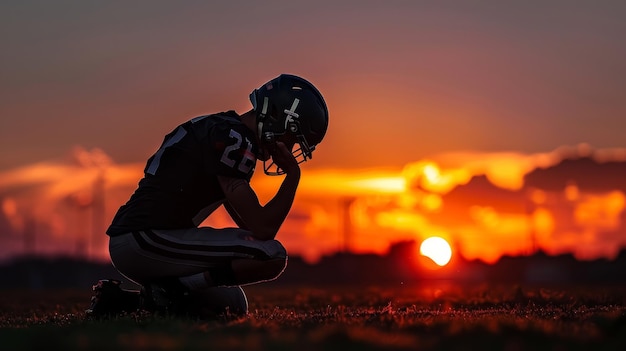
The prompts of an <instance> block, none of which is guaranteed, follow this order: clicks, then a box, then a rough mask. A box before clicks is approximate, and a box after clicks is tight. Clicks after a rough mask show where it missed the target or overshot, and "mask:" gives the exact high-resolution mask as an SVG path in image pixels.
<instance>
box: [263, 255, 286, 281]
mask: <svg viewBox="0 0 626 351" xmlns="http://www.w3.org/2000/svg"><path fill="white" fill-rule="evenodd" d="M286 267H287V258H274V259H271V260H267V261H263V272H264V277H263V278H264V279H265V280H274V279H276V278H278V277H279V276H280V275H281V274H282V273H283V271H285V268H286Z"/></svg>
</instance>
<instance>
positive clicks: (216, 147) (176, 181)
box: [107, 111, 258, 236]
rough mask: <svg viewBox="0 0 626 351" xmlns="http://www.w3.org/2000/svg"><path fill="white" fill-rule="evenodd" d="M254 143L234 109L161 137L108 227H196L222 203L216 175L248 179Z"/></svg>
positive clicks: (123, 230)
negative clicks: (156, 147)
mask: <svg viewBox="0 0 626 351" xmlns="http://www.w3.org/2000/svg"><path fill="white" fill-rule="evenodd" d="M257 153H258V145H257V142H256V138H255V135H254V133H253V132H252V131H251V130H250V129H249V128H247V127H246V126H245V125H244V124H243V123H242V122H241V120H240V119H239V115H237V113H235V112H234V111H228V112H222V113H218V114H214V115H206V116H200V117H196V118H193V119H191V120H189V121H187V122H185V123H183V124H181V125H179V126H178V127H177V128H176V129H174V130H173V131H172V132H171V133H169V134H168V135H166V136H165V138H164V140H163V143H162V144H161V147H160V148H159V149H158V150H157V151H156V153H155V154H154V155H152V157H150V158H149V159H148V162H147V163H146V167H145V169H144V177H143V178H142V179H141V180H140V181H139V185H138V187H137V189H136V190H135V192H134V193H133V194H132V195H131V197H130V199H129V200H128V202H127V203H126V204H124V205H123V206H121V207H120V209H119V210H118V212H117V213H116V215H115V217H114V218H113V221H112V223H111V225H110V226H109V228H108V230H107V234H109V235H113V236H114V235H118V234H124V233H128V232H131V231H137V230H147V229H179V228H191V227H197V226H198V225H199V224H200V223H201V222H202V221H203V220H204V219H205V218H206V217H207V216H208V215H209V214H210V213H211V212H213V211H214V210H215V209H217V208H218V207H219V206H220V205H221V204H222V203H223V202H224V192H223V191H222V189H221V187H220V185H219V183H218V180H217V176H218V175H221V176H226V177H233V178H241V179H245V180H247V181H250V178H251V177H252V174H253V172H254V168H255V165H256V158H257V157H256V155H257Z"/></svg>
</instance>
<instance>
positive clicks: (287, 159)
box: [270, 141, 300, 174]
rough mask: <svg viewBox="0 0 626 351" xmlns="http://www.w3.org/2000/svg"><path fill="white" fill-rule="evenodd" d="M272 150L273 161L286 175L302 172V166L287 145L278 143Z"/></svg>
mask: <svg viewBox="0 0 626 351" xmlns="http://www.w3.org/2000/svg"><path fill="white" fill-rule="evenodd" d="M275 146H276V147H274V148H273V149H272V150H271V152H270V153H271V155H272V161H274V163H275V164H276V166H278V167H279V168H280V169H282V170H283V171H285V173H286V174H290V173H295V172H300V165H298V161H297V160H296V158H295V157H294V156H293V154H292V153H291V150H289V149H288V148H287V145H285V143H283V142H280V141H277V142H276V145H275Z"/></svg>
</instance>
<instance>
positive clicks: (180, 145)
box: [87, 74, 328, 317]
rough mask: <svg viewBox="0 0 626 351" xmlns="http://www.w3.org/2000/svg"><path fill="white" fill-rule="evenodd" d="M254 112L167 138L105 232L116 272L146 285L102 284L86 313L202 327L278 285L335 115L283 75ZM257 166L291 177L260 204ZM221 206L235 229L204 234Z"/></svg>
mask: <svg viewBox="0 0 626 351" xmlns="http://www.w3.org/2000/svg"><path fill="white" fill-rule="evenodd" d="M250 101H251V102H252V109H251V110H249V111H248V112H246V113H244V114H242V115H239V114H237V113H236V112H235V111H227V112H221V113H216V114H210V115H205V116H199V117H195V118H193V119H191V120H189V121H187V122H185V123H183V124H181V125H179V126H177V127H176V128H174V130H173V131H172V132H171V133H169V134H167V135H166V136H165V138H164V140H163V143H162V144H161V147H160V148H159V149H158V150H157V151H156V152H155V153H154V154H153V155H152V156H151V157H150V158H149V159H148V161H147V163H146V167H145V169H144V177H143V178H142V179H141V180H140V181H139V184H138V187H137V189H136V190H135V192H134V193H133V194H132V195H131V197H130V199H129V200H128V201H127V202H126V203H125V204H124V205H123V206H121V207H120V208H119V210H118V211H117V213H116V215H115V217H114V218H113V221H112V223H111V225H110V226H109V228H108V230H107V235H108V236H109V237H110V239H109V252H110V256H111V261H112V263H113V265H114V266H115V268H116V269H117V270H118V271H119V272H120V273H121V274H122V275H123V276H125V277H126V278H128V279H129V280H131V281H133V282H135V283H137V284H139V285H140V286H141V287H142V289H141V291H140V292H135V291H130V290H122V289H120V287H119V281H116V280H101V281H99V282H98V284H96V285H94V288H93V290H94V292H95V293H94V296H93V297H92V303H91V306H90V307H89V309H88V310H87V312H88V313H89V314H91V315H94V316H99V315H104V314H108V313H117V312H120V311H128V310H133V309H137V308H142V309H147V310H154V311H165V312H170V313H176V314H189V315H196V316H200V317H204V316H210V315H215V314H219V313H221V312H224V311H229V313H234V314H245V313H247V309H248V303H247V299H246V296H245V293H244V291H243V289H242V288H241V286H243V285H247V284H253V283H259V282H263V281H269V280H273V279H276V278H277V277H278V276H279V275H280V274H281V273H282V271H283V270H284V269H285V266H286V263H287V252H286V250H285V248H284V247H283V245H282V244H281V243H280V242H279V241H278V240H276V234H277V233H278V231H279V229H280V227H281V225H282V223H283V221H284V220H285V218H286V217H287V215H288V213H289V211H290V208H291V206H292V204H293V200H294V196H295V194H296V189H297V187H298V184H299V181H300V166H299V164H300V163H302V162H304V161H307V160H308V159H310V158H311V157H312V155H313V151H314V150H315V148H316V147H317V145H318V144H319V143H320V142H321V141H322V139H323V138H324V135H325V133H326V130H327V128H328V109H327V107H326V103H325V101H324V98H323V97H322V95H321V94H320V92H319V91H318V90H317V89H316V88H315V87H314V86H313V85H312V84H311V83H310V82H309V81H307V80H305V79H303V78H301V77H298V76H295V75H289V74H282V75H280V76H278V77H276V78H274V79H272V80H270V81H269V82H267V83H265V84H263V85H262V86H261V87H260V88H258V89H255V90H254V91H252V93H251V94H250ZM257 160H261V161H263V171H264V172H265V173H266V174H268V175H284V178H283V180H282V184H281V186H280V188H279V189H278V190H277V192H276V194H275V195H274V196H273V198H272V199H271V200H270V201H268V202H267V203H266V204H264V205H263V204H261V203H260V202H259V199H258V198H257V195H256V194H255V192H254V190H253V189H252V188H251V186H250V179H251V177H252V174H253V172H254V170H255V165H256V162H257ZM222 205H223V206H224V208H225V209H226V210H227V212H228V213H229V215H230V216H231V217H232V219H233V221H234V222H235V223H236V224H237V226H238V227H236V228H211V227H200V226H199V225H200V224H201V223H202V222H203V221H204V220H205V219H206V218H207V217H208V216H209V215H210V214H211V213H212V212H213V211H215V210H216V209H217V208H218V207H219V206H222Z"/></svg>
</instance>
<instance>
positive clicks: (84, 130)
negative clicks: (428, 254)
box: [0, 0, 626, 260]
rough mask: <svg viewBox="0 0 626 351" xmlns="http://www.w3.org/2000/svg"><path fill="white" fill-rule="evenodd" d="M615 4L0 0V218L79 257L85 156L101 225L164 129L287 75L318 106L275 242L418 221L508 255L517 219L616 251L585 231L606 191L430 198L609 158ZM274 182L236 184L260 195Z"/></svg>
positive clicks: (515, 187) (470, 246) (405, 226)
mask: <svg viewBox="0 0 626 351" xmlns="http://www.w3.org/2000/svg"><path fill="white" fill-rule="evenodd" d="M625 17H626V3H624V2H620V1H606V2H604V1H602V2H588V3H585V2H583V3H581V2H576V3H575V4H573V3H572V2H570V1H566V0H557V1H551V2H550V3H548V4H545V3H543V4H540V5H538V4H536V3H526V2H518V3H514V4H511V3H503V2H501V1H497V0H486V1H481V2H479V3H476V2H466V1H462V0H459V1H437V2H431V3H426V2H417V1H415V2H410V1H407V2H379V1H369V0H365V1H356V0H349V1H341V2H337V1H316V2H293V1H286V0H285V1H283V0H277V1H269V2H265V4H264V6H263V7H258V8H257V7H255V8H249V4H248V3H247V2H244V3H242V2H240V1H229V2H220V3H215V2H185V3H176V2H171V1H165V0H152V1H141V0H138V1H133V2H131V3H127V2H113V1H112V2H99V3H93V2H69V1H55V2H38V3H37V4H33V3H29V2H0V28H2V30H0V40H1V41H2V43H3V55H0V77H2V79H0V150H2V154H1V157H0V201H2V211H3V213H4V215H5V217H6V218H7V219H6V221H7V223H3V222H0V225H3V226H4V227H2V228H5V227H6V228H9V227H10V228H14V229H15V228H17V230H18V231H19V230H27V231H28V230H31V231H35V230H36V231H38V232H46V233H49V234H50V236H51V238H53V239H54V240H52V239H51V240H50V242H47V243H46V245H45V246H44V245H42V247H39V248H38V250H42V251H46V250H47V251H55V250H66V251H68V250H69V251H78V250H80V248H81V247H83V246H85V245H87V244H86V243H79V244H77V243H76V241H77V240H78V239H79V238H80V237H81V235H82V234H81V230H79V229H78V228H77V227H80V226H82V227H85V228H88V227H89V226H90V225H91V224H90V223H91V222H90V221H91V220H89V219H84V218H88V213H89V210H88V209H86V208H88V206H89V201H90V197H91V196H92V195H93V194H92V190H91V186H92V182H93V179H94V177H97V175H98V174H99V170H100V169H103V168H105V169H106V178H105V179H106V181H105V185H106V187H107V188H106V202H105V205H106V213H105V214H106V215H105V218H104V219H105V220H108V219H109V217H110V216H111V214H112V213H113V212H114V211H115V209H116V208H117V207H118V206H119V205H120V204H121V202H122V201H125V199H126V198H127V197H128V195H129V193H130V192H131V191H132V190H133V188H134V186H135V185H136V182H137V180H138V179H139V177H140V176H141V174H140V170H141V169H142V168H143V164H144V162H145V159H146V158H147V157H148V156H149V155H150V154H151V153H152V152H153V151H154V150H155V149H156V148H157V147H158V145H159V144H160V142H161V141H162V138H163V135H165V134H166V133H167V132H169V131H170V130H171V129H172V128H173V127H174V126H175V125H176V124H178V123H180V122H182V121H184V120H186V119H189V118H192V117H194V116H197V115H200V114H206V113H212V112H217V111H222V110H227V109H235V110H237V111H238V112H240V113H242V112H245V111H246V110H247V109H249V108H250V104H249V102H248V99H247V98H248V93H249V92H250V91H251V90H252V89H253V88H256V87H258V86H259V85H260V84H262V83H263V82H265V81H266V80H268V79H270V78H272V77H274V76H275V75H278V74H279V73H283V72H287V73H294V74H299V75H302V76H303V77H305V78H307V79H309V80H311V81H312V82H313V83H314V84H316V85H317V86H318V88H320V90H321V91H322V92H323V93H324V95H325V97H326V100H327V103H328V107H329V110H330V114H331V117H330V118H331V122H330V128H329V131H328V134H327V137H326V139H325V140H324V142H323V144H322V145H320V147H319V148H318V150H317V151H316V153H315V157H314V159H313V160H312V161H311V162H310V163H309V164H307V165H306V166H305V173H304V174H305V178H304V179H303V183H302V187H301V189H300V192H299V194H298V199H297V204H296V206H295V207H294V211H293V213H292V216H291V217H290V220H289V221H288V222H287V223H286V224H285V227H284V228H283V229H284V231H283V232H284V235H282V238H281V240H283V241H285V243H286V244H287V246H288V248H289V249H290V250H292V251H293V252H297V253H301V254H303V255H305V256H306V257H308V258H310V259H312V260H313V259H315V258H317V257H319V255H322V254H325V253H330V252H333V251H334V250H336V249H337V248H340V247H344V246H349V247H350V248H351V249H354V250H359V251H376V252H383V251H384V250H386V248H387V245H388V244H389V242H392V241H394V240H398V239H405V238H417V239H420V238H423V236H425V235H427V234H433V235H441V236H443V237H446V238H448V239H450V240H451V242H452V243H453V245H454V242H455V241H456V242H457V245H458V247H461V246H462V248H463V253H464V254H465V255H467V256H468V257H470V258H472V257H480V258H483V259H487V260H493V259H495V258H497V257H499V255H501V254H503V253H519V252H521V251H524V250H527V249H528V232H529V231H530V230H531V229H532V230H534V231H535V232H536V233H535V235H536V240H538V241H539V242H540V243H542V244H544V245H547V246H548V247H549V248H551V249H552V250H555V252H557V251H561V250H563V251H567V250H569V251H576V250H577V249H578V248H579V247H586V248H587V249H588V252H586V253H580V255H582V256H585V255H591V256H593V255H601V256H610V255H612V254H614V250H616V248H617V245H618V244H617V243H614V242H613V241H611V242H610V243H608V244H606V245H604V244H602V242H603V241H602V240H600V239H599V238H602V236H601V235H600V234H598V233H603V232H606V231H608V232H611V231H614V230H618V229H615V228H621V227H620V226H619V225H620V224H621V222H620V220H621V215H622V213H623V211H622V201H623V199H622V196H623V194H622V193H621V191H618V192H611V191H606V192H600V193H598V192H591V191H588V190H586V189H579V190H578V191H575V190H572V189H571V188H570V190H569V193H568V194H569V195H568V196H570V197H571V198H572V199H574V200H568V201H570V203H571V204H575V207H574V209H573V210H572V211H573V212H572V213H569V212H568V213H561V214H559V213H560V212H559V211H561V210H560V207H559V206H560V205H556V204H555V201H556V200H554V199H555V198H559V199H560V197H559V196H560V194H561V193H556V192H553V191H546V192H545V193H544V194H541V193H539V192H536V193H534V195H532V196H531V194H527V196H531V197H532V198H533V199H535V200H536V201H538V200H537V199H541V198H544V199H545V200H544V201H545V202H544V205H537V208H536V209H535V212H533V213H531V214H530V216H529V215H528V214H525V213H520V212H519V211H517V212H516V211H509V210H508V209H506V210H503V209H501V208H496V207H494V206H491V205H484V206H480V205H476V206H474V207H472V204H469V203H468V204H467V208H465V207H464V208H462V209H461V208H456V207H455V208H453V209H450V206H451V204H450V202H451V200H448V201H446V194H448V192H450V191H453V190H454V189H455V188H456V187H458V186H459V185H463V184H466V183H467V182H469V181H470V180H471V179H472V178H471V177H472V176H474V175H481V174H484V175H485V176H486V178H487V179H488V181H489V182H490V183H491V184H493V185H494V186H495V187H497V188H498V189H504V190H506V191H511V192H513V193H515V192H516V191H520V189H522V187H523V185H524V184H523V176H524V175H525V174H527V173H528V172H531V171H532V170H534V169H535V168H536V167H549V166H551V165H553V164H555V163H556V162H558V161H559V160H560V158H559V155H560V154H561V151H562V150H561V149H559V147H561V146H562V145H565V146H564V147H565V148H576V147H578V145H588V146H586V147H592V148H593V150H594V152H595V154H594V155H595V156H596V157H599V158H602V157H605V158H608V159H611V160H612V159H619V160H623V158H622V157H623V152H624V148H626V144H624V138H623V131H624V130H626V119H625V118H624V116H626V85H625V84H626V83H625V82H626V59H625V58H626V45H624V41H623V36H622V33H626V22H625V21H623V18H625ZM589 145H590V146H589ZM77 146H78V148H77V149H75V150H74V148H75V147H77ZM70 150H74V151H71V152H69V151H70ZM98 150H100V151H98ZM583 151H584V150H583ZM620 152H621V153H620ZM68 153H69V154H71V156H67V155H68ZM606 155H608V156H606ZM275 181H276V180H275V179H264V178H263V177H259V176H256V177H255V179H254V182H255V185H257V186H258V187H259V190H260V191H261V192H262V193H263V194H265V195H263V194H262V195H263V196H267V194H268V193H269V192H270V191H271V190H272V189H273V186H275V185H276V183H275ZM416 189H417V190H416ZM515 194H517V193H515ZM573 194H577V195H573ZM450 196H453V195H450ZM550 199H552V200H550ZM456 200H458V199H455V202H454V203H457V202H456ZM461 200H463V199H461ZM461 200H459V201H461ZM559 201H560V200H559ZM346 204H350V206H349V207H346V206H347V205H346ZM347 208H348V209H347ZM343 211H349V213H350V214H351V215H352V223H351V229H350V233H351V235H349V237H348V238H345V237H344V236H343V235H342V234H340V233H341V231H342V230H343V229H342V228H344V223H342V218H345V216H343V215H342V213H344V212H343ZM450 211H451V212H450ZM80 214H82V215H80ZM447 215H449V216H451V217H453V218H463V220H460V219H459V220H458V221H452V222H453V223H449V224H448V225H445V226H444V225H442V224H441V223H442V222H443V219H442V218H440V217H442V216H447ZM31 217H32V218H31ZM570 217H571V218H570ZM81 218H82V219H81ZM529 218H530V219H529ZM564 218H570V221H571V224H570V225H569V227H567V226H566V225H565V224H564ZM44 219H45V220H44ZM37 221H40V222H42V223H39V222H37ZM213 221H215V222H216V223H221V224H224V223H228V221H227V219H226V218H225V216H224V214H220V215H219V216H217V217H216V218H215V219H213ZM35 222H37V225H36V228H35V229H33V228H32V227H33V226H35V224H33V223H35ZM29 223H30V224H29ZM470 224H471V225H470ZM29 228H30V229H29ZM303 228H304V229H303ZM84 231H85V230H83V232H84ZM486 233H488V234H486ZM0 240H3V243H4V244H6V245H3V246H4V247H9V246H10V245H14V247H16V248H20V247H22V246H23V243H22V242H21V239H18V238H15V237H12V236H10V235H6V234H5V235H4V236H2V237H0ZM68 245H69V246H68ZM18 251H19V250H18ZM6 254H7V253H6V252H5V253H3V255H6Z"/></svg>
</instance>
